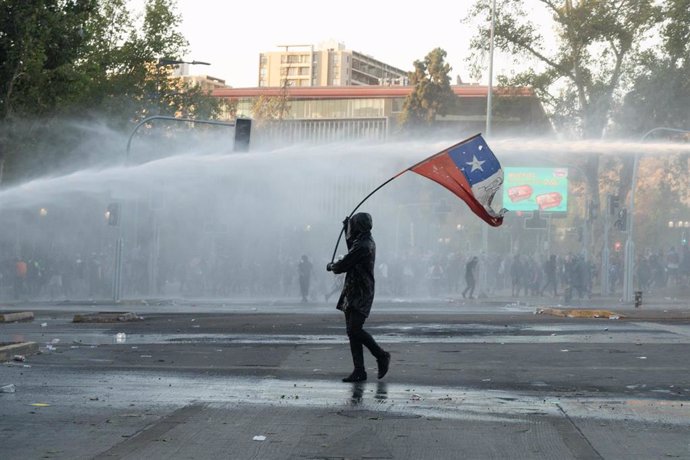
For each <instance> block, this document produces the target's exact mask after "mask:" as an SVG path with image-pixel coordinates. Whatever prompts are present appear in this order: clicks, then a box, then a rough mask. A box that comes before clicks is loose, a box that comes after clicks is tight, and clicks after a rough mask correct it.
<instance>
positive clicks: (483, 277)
mask: <svg viewBox="0 0 690 460" xmlns="http://www.w3.org/2000/svg"><path fill="white" fill-rule="evenodd" d="M495 23H496V0H492V1H491V27H490V29H489V84H488V85H487V90H486V129H485V130H484V131H485V134H486V137H487V139H488V138H489V137H491V122H492V119H491V115H492V113H491V111H492V107H491V106H492V96H493V94H492V93H493V79H494V25H495ZM482 254H483V256H484V258H485V260H484V263H483V264H480V267H479V272H480V276H479V281H480V288H479V292H480V293H481V292H482V289H484V292H486V291H487V267H486V266H487V264H488V260H489V229H488V228H487V226H486V225H483V226H482Z"/></svg>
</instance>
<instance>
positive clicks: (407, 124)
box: [400, 48, 457, 130]
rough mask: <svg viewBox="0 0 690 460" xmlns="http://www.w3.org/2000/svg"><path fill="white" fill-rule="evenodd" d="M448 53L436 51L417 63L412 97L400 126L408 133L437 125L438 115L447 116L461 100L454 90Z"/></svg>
mask: <svg viewBox="0 0 690 460" xmlns="http://www.w3.org/2000/svg"><path fill="white" fill-rule="evenodd" d="M446 55H447V54H446V52H445V51H444V50H443V49H441V48H436V49H434V50H432V51H431V52H429V54H427V55H426V57H425V58H424V61H419V60H417V61H415V62H414V70H413V71H412V72H410V73H409V77H410V84H411V85H412V86H413V87H414V89H413V91H412V93H410V95H409V96H407V98H406V99H405V103H404V105H403V111H402V113H401V116H400V124H401V126H402V127H403V128H404V129H406V130H416V129H420V128H426V127H429V126H431V125H433V124H434V122H435V121H436V116H437V115H446V114H447V113H448V112H449V111H450V110H451V109H452V108H453V107H454V106H455V103H456V100H457V98H456V97H455V93H453V90H452V89H451V87H450V76H449V74H450V71H451V70H452V69H451V67H450V65H449V64H448V63H446V62H445V58H446Z"/></svg>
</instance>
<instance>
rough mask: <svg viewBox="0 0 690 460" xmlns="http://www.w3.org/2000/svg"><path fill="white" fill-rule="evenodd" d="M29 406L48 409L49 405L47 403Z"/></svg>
mask: <svg viewBox="0 0 690 460" xmlns="http://www.w3.org/2000/svg"><path fill="white" fill-rule="evenodd" d="M31 405H32V406H34V407H50V404H47V403H33V404H31Z"/></svg>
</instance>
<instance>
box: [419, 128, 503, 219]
mask: <svg viewBox="0 0 690 460" xmlns="http://www.w3.org/2000/svg"><path fill="white" fill-rule="evenodd" d="M406 171H414V172H416V173H417V174H420V175H422V176H424V177H427V178H429V179H431V180H433V181H435V182H438V183H439V184H441V185H442V186H444V187H445V188H447V189H448V190H450V191H451V192H453V193H454V194H455V195H457V196H458V197H459V198H461V199H462V200H463V201H464V202H465V203H467V205H468V206H469V207H470V209H472V211H473V212H474V213H475V214H476V215H477V216H479V217H481V218H482V219H483V220H484V221H485V222H486V223H488V224H489V225H491V226H493V227H498V226H499V225H501V224H502V223H503V215H504V214H505V213H506V211H507V210H506V209H501V210H500V211H499V212H495V211H494V210H493V209H491V202H492V201H493V199H494V195H496V192H498V189H499V188H500V187H501V184H503V169H501V165H500V163H499V162H498V160H497V159H496V157H495V156H494V154H493V152H492V151H491V149H490V148H489V146H488V145H486V142H485V141H484V139H483V138H482V136H481V134H477V135H475V136H473V137H470V138H468V139H465V140H464V141H462V142H459V143H457V144H455V145H453V146H451V147H448V148H447V149H445V150H443V151H442V152H439V153H437V154H435V155H433V156H430V157H429V158H427V159H426V160H423V161H421V162H419V163H417V164H416V165H414V166H412V167H410V168H408V169H407V170H406Z"/></svg>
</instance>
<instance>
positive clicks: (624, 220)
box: [613, 208, 628, 232]
mask: <svg viewBox="0 0 690 460" xmlns="http://www.w3.org/2000/svg"><path fill="white" fill-rule="evenodd" d="M613 226H614V227H615V228H616V229H618V230H620V231H621V232H625V231H627V230H628V210H627V209H625V208H621V209H619V210H618V218H617V219H616V221H615V222H614V223H613Z"/></svg>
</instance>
